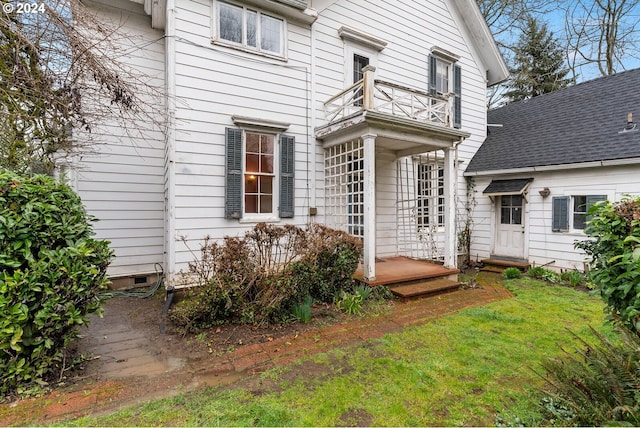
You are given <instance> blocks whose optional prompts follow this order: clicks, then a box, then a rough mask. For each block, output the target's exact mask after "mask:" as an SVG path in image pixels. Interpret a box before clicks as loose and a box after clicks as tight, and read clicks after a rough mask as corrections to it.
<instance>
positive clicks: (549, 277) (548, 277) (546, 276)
mask: <svg viewBox="0 0 640 428" xmlns="http://www.w3.org/2000/svg"><path fill="white" fill-rule="evenodd" d="M541 279H542V280H544V281H547V282H550V283H552V284H555V283H558V282H560V275H558V274H557V273H555V272H554V271H552V270H551V269H544V270H543V271H542V278H541Z"/></svg>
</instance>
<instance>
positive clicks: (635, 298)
mask: <svg viewBox="0 0 640 428" xmlns="http://www.w3.org/2000/svg"><path fill="white" fill-rule="evenodd" d="M589 215H590V217H591V220H590V221H589V222H588V224H587V227H586V229H585V232H586V233H587V234H588V235H589V236H590V237H591V238H592V239H588V240H585V241H581V242H577V243H576V244H575V246H576V248H580V249H582V250H584V251H585V253H586V254H587V255H588V256H589V257H590V261H589V264H590V270H589V279H590V281H591V282H593V283H594V284H595V286H596V287H597V289H598V290H599V292H600V295H601V296H602V299H603V300H604V302H605V305H606V308H607V311H608V312H609V314H611V315H612V316H613V317H619V318H620V319H621V321H622V322H623V323H624V324H625V325H627V326H628V327H629V328H632V329H634V330H636V331H638V330H640V197H637V198H635V199H630V198H625V199H623V200H622V201H620V202H617V203H611V202H608V201H607V202H604V203H598V204H596V205H594V206H593V207H592V208H591V209H590V210H589Z"/></svg>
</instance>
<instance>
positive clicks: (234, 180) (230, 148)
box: [224, 128, 242, 219]
mask: <svg viewBox="0 0 640 428" xmlns="http://www.w3.org/2000/svg"><path fill="white" fill-rule="evenodd" d="M225 141H226V164H225V166H226V175H227V183H226V192H225V207H224V209H225V217H226V218H229V219H233V218H242V130H241V129H234V128H226V130H225Z"/></svg>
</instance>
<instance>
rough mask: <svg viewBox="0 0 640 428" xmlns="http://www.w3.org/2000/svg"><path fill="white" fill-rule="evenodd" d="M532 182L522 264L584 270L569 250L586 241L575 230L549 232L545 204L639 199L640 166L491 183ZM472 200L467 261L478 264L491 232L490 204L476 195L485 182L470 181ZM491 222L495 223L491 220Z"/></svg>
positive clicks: (548, 212) (486, 251)
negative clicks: (561, 199)
mask: <svg viewBox="0 0 640 428" xmlns="http://www.w3.org/2000/svg"><path fill="white" fill-rule="evenodd" d="M525 177H534V180H533V182H532V183H531V187H530V188H529V194H528V196H527V199H528V201H529V203H528V210H527V211H528V212H527V213H526V215H528V219H527V223H526V227H525V234H526V235H527V239H525V242H527V241H528V248H526V249H525V254H527V253H528V260H529V262H530V263H532V264H535V265H538V266H539V265H548V267H549V268H552V269H556V270H561V269H578V270H580V271H582V270H583V268H584V262H585V261H586V259H585V256H584V254H583V253H581V252H580V251H578V250H576V249H575V248H574V246H573V245H574V242H575V241H581V240H584V239H586V235H585V234H584V233H583V232H582V231H579V230H572V231H569V232H552V231H551V212H552V211H551V204H552V202H551V201H552V198H553V197H554V196H574V195H606V196H607V198H608V199H609V200H611V201H619V200H620V199H621V198H622V197H623V196H624V195H625V194H635V195H639V194H640V190H639V189H640V166H618V167H600V168H583V169H574V170H562V171H555V172H545V173H536V174H529V175H527V174H524V175H519V176H501V177H494V178H495V179H508V178H525ZM474 181H475V183H476V200H477V202H478V206H477V207H476V210H475V215H474V225H473V234H472V244H471V256H472V259H473V260H475V259H476V258H478V259H482V258H486V257H488V256H489V255H490V253H491V249H492V242H493V239H494V233H493V230H492V227H491V225H492V216H495V212H494V210H492V203H491V201H490V199H489V197H487V196H483V195H482V191H483V190H484V189H485V188H486V187H487V186H488V185H489V183H490V182H491V180H490V179H488V178H485V177H482V178H480V177H476V178H475V179H474ZM545 187H548V188H549V190H550V192H551V194H550V195H549V196H548V197H546V198H543V197H542V196H540V193H539V191H540V190H542V189H543V188H545ZM493 221H495V220H493Z"/></svg>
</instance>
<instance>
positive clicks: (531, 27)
mask: <svg viewBox="0 0 640 428" xmlns="http://www.w3.org/2000/svg"><path fill="white" fill-rule="evenodd" d="M514 61H515V64H516V65H515V67H514V68H513V69H511V81H510V83H509V85H508V88H509V89H508V91H507V92H506V93H505V96H506V97H507V98H508V100H509V101H508V102H514V101H522V100H525V99H528V98H532V97H536V96H538V95H542V94H546V93H548V92H553V91H555V90H558V89H562V88H564V87H566V86H567V85H568V84H569V83H571V80H570V79H567V78H566V76H567V74H568V73H569V69H568V68H567V67H566V66H565V61H564V57H563V51H562V48H561V47H560V46H559V43H558V41H557V40H556V39H555V38H554V37H553V32H550V31H549V30H548V28H547V25H546V24H544V23H542V24H540V23H539V22H538V20H537V19H536V18H533V17H529V18H527V25H526V27H525V29H524V31H523V33H522V35H521V36H520V38H519V39H518V43H517V44H516V46H515V48H514Z"/></svg>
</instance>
